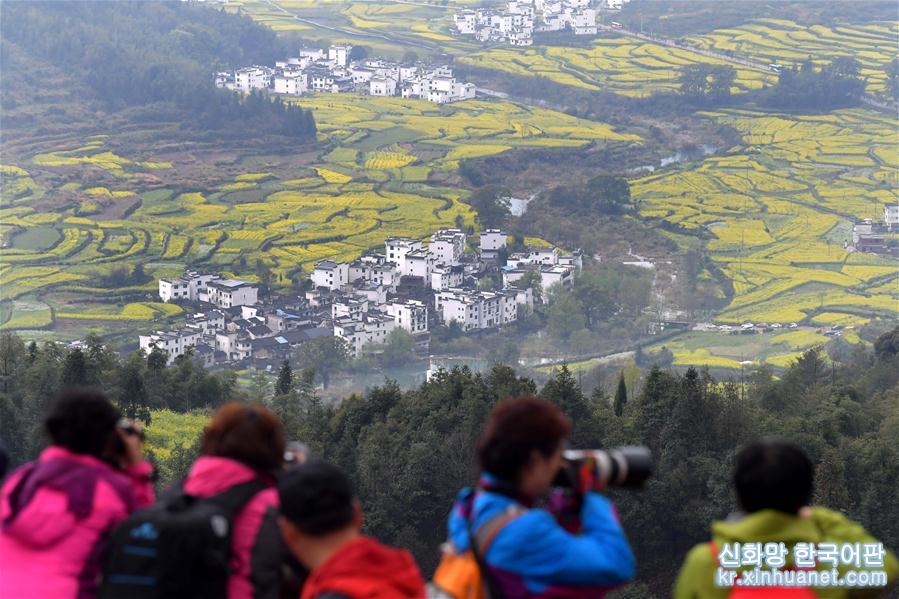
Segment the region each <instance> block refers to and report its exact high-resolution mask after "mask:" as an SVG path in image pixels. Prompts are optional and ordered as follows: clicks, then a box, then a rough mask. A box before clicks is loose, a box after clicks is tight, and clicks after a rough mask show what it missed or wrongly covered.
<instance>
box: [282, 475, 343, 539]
mask: <svg viewBox="0 0 899 599" xmlns="http://www.w3.org/2000/svg"><path fill="white" fill-rule="evenodd" d="M278 498H279V500H280V504H281V514H282V515H283V516H284V517H285V518H286V519H287V520H288V521H290V522H291V523H292V524H293V525H294V526H296V527H297V528H298V529H300V531H302V532H303V533H305V534H308V535H312V536H316V537H320V536H324V535H326V534H328V533H331V532H335V531H338V530H342V529H344V528H346V527H347V526H348V525H349V524H350V523H351V522H352V521H353V511H354V510H353V486H352V484H351V483H350V480H349V479H348V478H347V476H346V475H345V474H344V473H343V472H342V471H341V470H340V469H339V468H338V467H336V466H332V465H331V464H328V463H327V462H322V461H312V462H307V463H305V464H302V465H300V466H298V467H296V468H293V469H292V470H289V471H288V472H286V473H285V474H284V475H283V476H282V477H281V480H280V481H279V482H278Z"/></svg>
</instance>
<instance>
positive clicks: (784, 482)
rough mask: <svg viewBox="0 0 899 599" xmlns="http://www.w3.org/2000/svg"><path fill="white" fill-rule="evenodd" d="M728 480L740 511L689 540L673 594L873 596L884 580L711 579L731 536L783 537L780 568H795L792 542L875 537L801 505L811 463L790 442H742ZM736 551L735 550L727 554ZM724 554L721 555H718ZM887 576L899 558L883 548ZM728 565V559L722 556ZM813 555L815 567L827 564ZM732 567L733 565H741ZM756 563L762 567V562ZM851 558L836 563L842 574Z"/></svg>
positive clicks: (808, 490)
mask: <svg viewBox="0 0 899 599" xmlns="http://www.w3.org/2000/svg"><path fill="white" fill-rule="evenodd" d="M734 486H735V488H736V493H737V500H738V501H739V503H740V506H741V507H742V508H743V512H742V513H737V514H734V515H732V516H731V517H730V518H728V519H727V520H722V521H719V522H715V523H713V524H712V540H711V542H708V543H702V544H700V545H697V546H696V547H694V548H693V549H692V550H691V551H690V552H689V553H688V554H687V557H686V560H685V561H684V565H683V567H682V568H681V571H680V575H679V576H678V578H677V582H676V583H675V587H674V597H675V599H724V598H733V599H738V598H739V597H767V598H770V599H778V598H783V599H787V598H796V599H799V598H809V599H813V598H819V599H825V598H827V599H831V598H832V599H846V598H855V597H878V596H881V595H883V594H885V593H886V592H887V591H888V589H885V588H867V589H866V588H851V589H850V588H845V587H843V588H840V587H827V588H825V587H820V588H809V587H740V586H738V585H734V586H717V584H716V577H717V571H718V568H719V566H720V565H721V561H720V557H719V556H721V555H722V552H723V551H732V549H730V550H728V549H727V547H730V548H733V547H734V544H735V543H740V544H741V545H742V544H745V543H762V544H763V545H764V544H766V543H784V546H785V548H786V550H787V553H786V555H785V563H784V565H783V566H781V569H784V570H801V569H809V568H800V567H797V565H796V563H795V561H794V560H793V554H794V545H795V544H797V543H815V544H817V543H836V544H837V546H838V547H839V546H841V545H842V544H844V543H852V544H854V543H862V544H864V543H878V541H877V540H876V539H875V538H874V537H872V536H871V535H870V534H868V532H867V531H865V529H864V528H863V527H862V526H861V525H860V524H857V523H855V522H853V521H852V520H850V519H848V518H847V517H846V516H844V515H843V514H841V513H839V512H836V511H833V510H829V509H826V508H823V507H808V503H809V501H810V499H811V497H812V490H813V489H814V466H813V465H812V462H811V460H810V459H809V458H808V456H807V455H806V454H805V452H804V451H803V450H802V449H801V448H800V447H799V446H798V445H796V444H794V443H791V442H788V441H782V440H777V439H767V440H763V441H759V442H756V443H752V444H750V445H747V446H746V447H744V448H743V449H742V450H741V451H740V452H739V453H738V454H737V464H736V469H735V472H734ZM734 555H736V554H734ZM725 559H728V558H725ZM880 559H881V560H882V561H883V566H882V567H881V568H877V569H882V570H884V571H886V573H887V579H888V584H895V581H896V578H897V577H899V562H897V561H896V557H895V556H894V555H893V554H892V553H890V552H889V551H886V552H885V554H884V555H882V556H880ZM728 565H730V564H728ZM832 567H833V566H832V565H831V564H825V563H821V562H819V563H818V564H817V567H816V568H815V569H821V570H831V568H832ZM753 568H754V566H746V567H745V568H744V567H738V568H736V571H737V572H738V573H739V571H740V570H743V569H753ZM761 568H762V569H769V567H768V566H767V565H765V563H764V562H762V566H761ZM847 568H851V569H859V570H861V569H864V567H860V568H856V567H855V566H853V565H850V566H846V565H842V564H840V565H838V566H837V567H836V569H837V570H838V571H839V572H840V574H841V576H842V575H843V574H845V572H846V570H847Z"/></svg>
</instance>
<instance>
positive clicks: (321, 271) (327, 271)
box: [312, 260, 350, 289]
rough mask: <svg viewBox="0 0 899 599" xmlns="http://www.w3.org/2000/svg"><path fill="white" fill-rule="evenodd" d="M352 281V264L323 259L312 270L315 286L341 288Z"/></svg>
mask: <svg viewBox="0 0 899 599" xmlns="http://www.w3.org/2000/svg"><path fill="white" fill-rule="evenodd" d="M349 282H350V265H349V264H346V263H342V262H333V261H331V260H322V261H321V262H319V263H317V264H316V265H315V268H314V269H313V270H312V284H313V285H314V286H315V287H327V288H328V289H340V288H341V287H343V286H344V285H347V284H348V283H349Z"/></svg>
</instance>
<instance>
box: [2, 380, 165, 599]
mask: <svg viewBox="0 0 899 599" xmlns="http://www.w3.org/2000/svg"><path fill="white" fill-rule="evenodd" d="M120 418H121V415H120V414H119V411H118V410H117V409H116V408H115V407H113V405H112V403H110V401H109V400H108V399H107V398H106V396H105V395H103V394H102V393H101V392H99V391H94V390H89V389H71V390H68V391H65V392H63V393H62V394H61V395H60V396H59V397H57V398H56V400H55V401H54V402H53V404H52V407H51V408H50V413H49V414H48V416H47V417H46V419H45V421H44V428H45V430H46V432H47V434H48V435H49V437H50V443H51V444H50V446H49V447H47V448H46V449H45V450H44V451H42V452H41V455H40V457H39V458H38V459H37V461H35V462H30V463H28V464H25V465H24V466H22V467H21V468H19V469H18V470H16V471H15V472H14V473H12V474H11V475H10V477H9V479H8V480H7V481H6V483H5V484H4V485H3V490H2V500H0V501H2V503H0V569H2V572H3V573H2V575H0V597H2V598H7V597H9V598H15V599H28V598H32V597H33V598H35V599H46V598H48V597H54V598H66V597H71V598H72V599H74V598H75V597H79V598H90V597H94V596H95V594H96V591H97V578H98V574H99V572H100V555H99V554H100V551H99V549H100V548H101V547H102V546H103V544H104V542H105V540H106V536H107V535H108V534H109V532H110V531H111V530H112V528H113V527H114V526H115V525H116V524H117V523H118V522H120V521H122V520H123V519H125V518H126V517H127V516H128V514H130V513H131V512H132V511H134V510H135V509H136V508H138V507H142V506H145V505H148V504H151V503H152V502H153V486H152V484H151V481H150V474H151V472H152V468H151V466H150V464H149V463H148V462H146V461H145V460H144V458H143V451H142V449H141V431H140V428H139V427H138V426H137V425H136V424H134V423H128V422H121V421H120Z"/></svg>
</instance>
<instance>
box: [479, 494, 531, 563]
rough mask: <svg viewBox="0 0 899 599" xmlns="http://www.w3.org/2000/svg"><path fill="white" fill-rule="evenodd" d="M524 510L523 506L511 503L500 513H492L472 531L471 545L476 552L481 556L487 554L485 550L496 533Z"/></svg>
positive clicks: (488, 547) (491, 542)
mask: <svg viewBox="0 0 899 599" xmlns="http://www.w3.org/2000/svg"><path fill="white" fill-rule="evenodd" d="M524 512H525V510H524V508H522V507H521V506H520V505H517V504H512V505H510V506H509V507H508V508H506V509H504V510H502V511H501V512H500V513H498V514H496V515H494V516H493V517H492V518H490V519H489V520H487V522H485V523H484V524H482V525H481V527H480V528H479V529H478V530H477V532H476V533H474V535H473V538H474V541H475V545H473V546H472V549H474V547H477V549H478V552H479V553H480V554H481V556H486V555H487V550H488V549H490V545H491V544H493V540H494V539H495V538H496V535H497V534H499V531H501V530H502V529H503V528H504V527H505V526H506V524H508V523H509V522H511V521H512V520H514V519H515V518H517V517H518V516H520V515H521V514H523V513H524Z"/></svg>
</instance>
